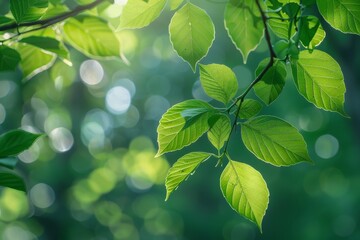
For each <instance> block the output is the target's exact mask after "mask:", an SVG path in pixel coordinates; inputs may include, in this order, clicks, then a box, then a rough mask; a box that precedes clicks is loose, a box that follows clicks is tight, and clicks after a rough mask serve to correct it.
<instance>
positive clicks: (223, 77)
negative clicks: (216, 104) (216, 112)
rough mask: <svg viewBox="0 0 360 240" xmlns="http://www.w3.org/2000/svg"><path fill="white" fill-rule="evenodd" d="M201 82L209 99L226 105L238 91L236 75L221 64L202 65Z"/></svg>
mask: <svg viewBox="0 0 360 240" xmlns="http://www.w3.org/2000/svg"><path fill="white" fill-rule="evenodd" d="M200 82H201V85H202V87H203V88H204V91H205V92H206V94H207V95H208V96H209V97H211V98H213V99H215V100H218V101H220V102H222V103H224V104H227V103H229V102H230V101H231V100H232V99H233V97H234V96H235V94H236V92H237V89H238V82H237V79H236V76H235V73H234V72H233V71H232V70H231V69H230V68H229V67H227V66H225V65H221V64H209V65H200Z"/></svg>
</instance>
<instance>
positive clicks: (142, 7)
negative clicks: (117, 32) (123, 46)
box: [119, 0, 166, 29]
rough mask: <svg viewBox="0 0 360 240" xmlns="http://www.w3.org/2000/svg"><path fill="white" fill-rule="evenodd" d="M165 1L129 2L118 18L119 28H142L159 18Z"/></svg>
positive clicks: (141, 0) (133, 0)
mask: <svg viewBox="0 0 360 240" xmlns="http://www.w3.org/2000/svg"><path fill="white" fill-rule="evenodd" d="M165 4H166V0H149V1H147V2H146V1H144V0H129V1H128V2H127V3H126V5H125V7H124V9H123V11H122V13H121V16H120V26H119V28H121V29H123V28H142V27H145V26H147V25H149V24H150V23H152V22H153V21H154V20H155V19H156V18H158V17H159V16H160V13H161V12H162V10H163V9H164V7H165Z"/></svg>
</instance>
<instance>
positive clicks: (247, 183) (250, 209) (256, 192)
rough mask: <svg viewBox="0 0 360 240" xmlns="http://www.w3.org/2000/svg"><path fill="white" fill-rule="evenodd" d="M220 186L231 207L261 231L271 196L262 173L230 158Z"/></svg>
mask: <svg viewBox="0 0 360 240" xmlns="http://www.w3.org/2000/svg"><path fill="white" fill-rule="evenodd" d="M220 188H221V191H222V193H223V195H224V197H225V199H226V201H227V202H228V203H229V205H230V206H231V208H233V209H234V210H235V211H236V212H237V213H239V214H240V215H242V216H244V217H245V218H247V219H249V220H250V221H252V222H254V223H256V225H257V226H258V227H259V229H260V231H261V223H262V220H263V217H264V216H265V213H266V209H267V207H268V204H269V196H270V193H269V190H268V188H267V186H266V182H265V180H264V179H263V177H262V176H261V174H260V173H259V172H258V171H256V170H255V169H254V168H253V167H251V166H249V165H247V164H245V163H240V162H236V161H232V160H229V163H228V164H227V165H226V167H225V169H224V171H223V172H222V174H221V176H220Z"/></svg>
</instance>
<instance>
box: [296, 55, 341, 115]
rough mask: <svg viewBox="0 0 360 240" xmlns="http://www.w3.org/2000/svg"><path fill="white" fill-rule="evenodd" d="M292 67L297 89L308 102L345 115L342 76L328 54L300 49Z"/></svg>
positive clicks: (339, 69) (337, 65) (336, 64)
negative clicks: (297, 58)
mask: <svg viewBox="0 0 360 240" xmlns="http://www.w3.org/2000/svg"><path fill="white" fill-rule="evenodd" d="M292 69H293V77H294V80H295V84H296V86H297V89H298V91H299V92H300V94H301V95H303V96H304V97H305V98H306V99H307V100H308V101H309V102H311V103H313V104H314V105H315V106H317V107H318V108H321V109H324V110H328V111H334V112H338V113H340V114H342V115H346V113H345V111H344V101H345V91H346V88H345V83H344V76H343V74H342V71H341V68H340V66H339V64H338V63H337V62H336V61H335V60H334V59H333V58H332V57H331V56H330V55H328V54H327V53H325V52H322V51H319V50H314V51H313V52H312V53H309V52H308V51H301V52H300V55H299V60H297V61H294V62H293V64H292Z"/></svg>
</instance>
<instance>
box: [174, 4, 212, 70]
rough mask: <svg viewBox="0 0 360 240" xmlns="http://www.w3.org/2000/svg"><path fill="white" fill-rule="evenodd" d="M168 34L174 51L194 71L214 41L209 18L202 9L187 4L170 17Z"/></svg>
mask: <svg viewBox="0 0 360 240" xmlns="http://www.w3.org/2000/svg"><path fill="white" fill-rule="evenodd" d="M169 32H170V40H171V43H172V45H173V47H174V49H175V51H176V52H177V54H178V55H179V56H180V57H181V58H182V59H184V60H185V61H186V62H188V63H189V65H190V66H191V68H192V70H193V71H195V67H196V64H197V63H198V62H199V61H200V60H201V59H202V58H203V57H205V55H206V54H207V53H208V51H209V49H210V47H211V45H212V43H213V41H214V39H215V28H214V24H213V22H212V21H211V18H210V17H209V15H207V13H206V12H205V11H204V10H203V9H201V8H199V7H197V6H195V5H194V4H191V3H187V4H185V5H184V6H183V7H182V8H180V9H179V10H178V11H177V12H176V13H175V14H174V16H173V17H172V19H171V22H170V25H169Z"/></svg>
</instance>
